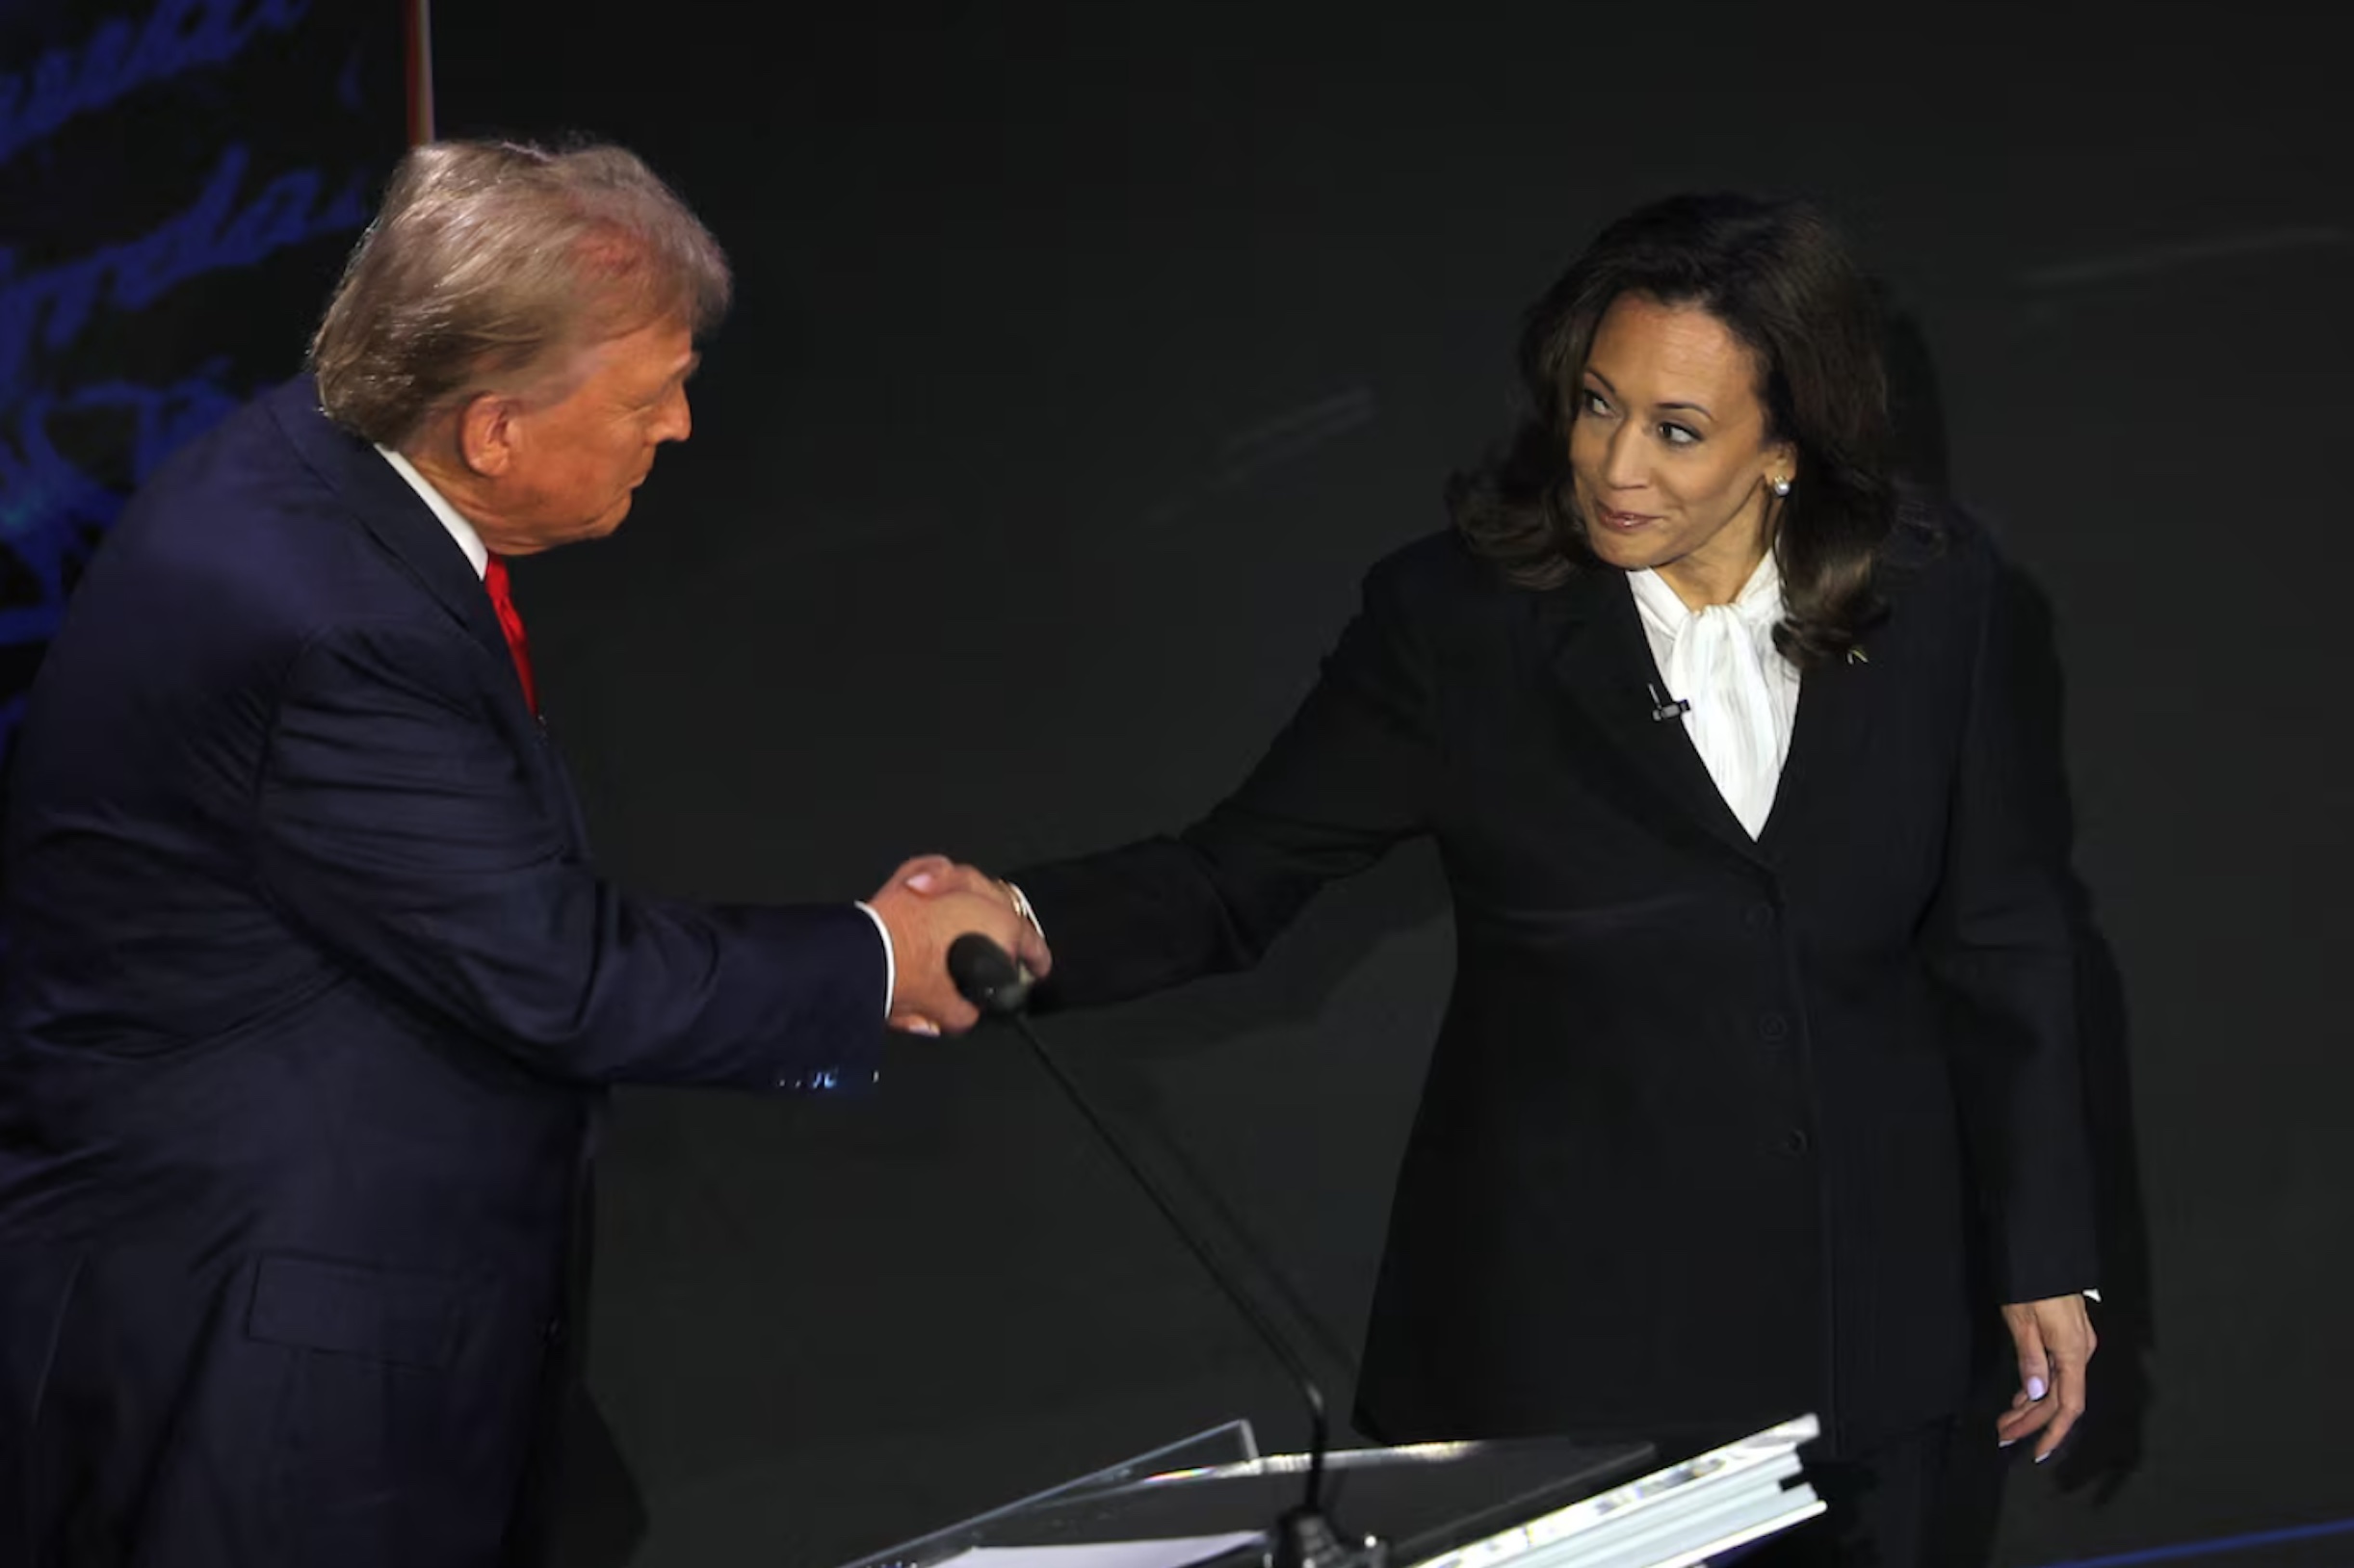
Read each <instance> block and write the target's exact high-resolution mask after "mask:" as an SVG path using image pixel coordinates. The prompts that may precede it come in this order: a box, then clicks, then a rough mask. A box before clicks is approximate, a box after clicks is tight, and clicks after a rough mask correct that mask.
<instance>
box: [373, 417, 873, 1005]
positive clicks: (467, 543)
mask: <svg viewBox="0 0 2354 1568" xmlns="http://www.w3.org/2000/svg"><path fill="white" fill-rule="evenodd" d="M376 450H377V451H379V452H380V453H382V454H383V456H384V460H385V461H386V462H388V463H390V464H392V471H393V472H394V473H396V474H398V475H400V476H401V477H402V478H403V479H405V480H406V481H407V482H408V487H409V488H410V489H412V490H414V491H416V492H417V499H418V500H420V501H423V502H424V503H425V504H426V506H428V507H429V508H431V509H432V513H433V515H434V516H435V517H436V518H438V519H440V522H441V526H442V527H443V528H446V529H448V530H449V531H450V537H451V538H452V539H455V540H456V541H457V543H458V548H459V549H460V550H463V551H464V552H465V553H466V560H467V561H468V562H471V563H472V565H473V567H474V575H475V576H477V577H480V576H482V575H483V574H484V572H485V571H487V570H489V568H490V546H488V545H486V544H484V542H483V536H482V535H480V534H478V533H476V532H475V529H474V525H473V524H472V523H469V522H467V521H466V519H465V517H464V515H463V514H462V513H460V512H459V511H458V509H457V508H456V507H453V506H451V505H450V501H449V497H447V496H445V495H443V494H442V493H441V492H440V491H439V490H436V489H434V488H433V482H432V481H431V480H429V479H427V478H426V477H425V476H424V475H423V474H420V473H418V472H417V465H416V464H415V463H413V462H410V461H409V460H408V459H407V458H406V457H402V456H401V455H400V454H399V453H397V452H395V451H393V450H392V448H390V447H388V446H383V445H380V444H379V446H378V447H377V449H376ZM858 907H859V909H861V910H862V911H864V912H865V914H866V917H867V919H869V920H871V921H873V922H874V923H875V932H876V935H877V936H879V937H881V938H882V950H883V1006H882V1010H883V1016H884V1017H886V1018H888V1017H889V1016H890V1015H891V1004H892V1002H893V1000H894V999H895V998H897V997H898V995H899V954H897V953H895V952H893V951H892V947H891V928H890V927H888V926H885V925H884V924H883V918H882V916H880V915H878V914H876V912H875V906H874V905H873V904H871V903H868V902H866V901H865V900H863V899H861V900H859V901H858Z"/></svg>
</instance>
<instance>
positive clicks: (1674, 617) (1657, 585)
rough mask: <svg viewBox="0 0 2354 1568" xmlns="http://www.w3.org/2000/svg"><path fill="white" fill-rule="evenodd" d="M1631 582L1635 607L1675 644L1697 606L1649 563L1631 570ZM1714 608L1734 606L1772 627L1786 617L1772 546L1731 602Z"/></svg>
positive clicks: (1753, 622)
mask: <svg viewBox="0 0 2354 1568" xmlns="http://www.w3.org/2000/svg"><path fill="white" fill-rule="evenodd" d="M1627 586H1628V587H1629V588H1632V589H1634V591H1635V609H1636V610H1638V611H1640V612H1641V613H1642V617H1643V624H1644V625H1645V626H1646V627H1648V628H1650V629H1651V630H1652V631H1654V632H1657V633H1658V634H1659V635H1660V636H1661V637H1664V638H1665V639H1667V640H1668V641H1669V642H1670V643H1671V644H1672V643H1673V642H1674V641H1675V640H1676V637H1677V635H1678V634H1679V633H1681V632H1682V631H1683V630H1684V628H1685V627H1687V626H1688V625H1690V624H1691V623H1692V621H1693V620H1694V619H1695V618H1697V617H1698V616H1699V614H1701V612H1700V611H1697V610H1694V609H1692V608H1691V606H1689V605H1687V604H1686V603H1685V602H1684V600H1683V599H1682V598H1681V597H1680V596H1678V594H1677V593H1676V590H1675V589H1674V588H1670V587H1668V586H1667V581H1666V579H1664V578H1662V577H1661V576H1660V574H1659V573H1658V572H1656V571H1654V570H1652V569H1651V568H1650V567H1648V566H1646V567H1644V568H1643V569H1642V570H1641V571H1639V572H1629V573H1628V574H1627ZM1708 608H1710V609H1725V610H1730V611H1731V612H1732V613H1733V614H1736V615H1738V616H1739V618H1740V619H1741V620H1743V621H1745V622H1747V623H1748V624H1750V625H1752V626H1761V627H1766V628H1768V629H1770V628H1771V627H1772V626H1773V624H1774V623H1775V622H1776V621H1778V620H1780V619H1781V618H1782V613H1783V605H1782V568H1781V567H1780V566H1779V565H1778V564H1776V562H1775V561H1774V556H1773V552H1772V551H1771V550H1768V551H1766V554H1765V556H1764V557H1763V559H1761V560H1760V561H1759V562H1758V563H1757V569H1756V570H1755V571H1752V572H1751V573H1750V574H1749V581H1748V582H1746V583H1744V584H1742V585H1741V590H1740V591H1739V593H1737V594H1735V595H1734V596H1733V602H1732V603H1731V604H1730V605H1722V606H1719V605H1711V606H1709V607H1708Z"/></svg>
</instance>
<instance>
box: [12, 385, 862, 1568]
mask: <svg viewBox="0 0 2354 1568" xmlns="http://www.w3.org/2000/svg"><path fill="white" fill-rule="evenodd" d="M10 808H11V809H10V812H9V819H8V831H7V845H6V848H7V864H6V871H7V878H6V900H5V915H6V933H5V934H6V971H5V980H6V984H5V997H4V999H0V1002H4V1006H0V1561H6V1562H9V1563H25V1564H33V1565H46V1564H50V1563H53V1562H57V1561H61V1560H64V1561H72V1562H77V1563H78V1562H83V1561H88V1562H92V1563H96V1562H106V1563H113V1562H117V1561H124V1562H135V1563H138V1564H141V1565H143V1568H167V1565H169V1568H183V1565H199V1564H200V1565H207V1568H211V1565H218V1568H228V1565H232V1564H234V1565H236V1568H257V1565H262V1564H275V1563H298V1562H300V1563H324V1562H330V1561H331V1562H334V1563H337V1564H339V1565H349V1568H364V1565H366V1564H371V1563H383V1564H387V1565H390V1564H403V1565H406V1564H416V1563H427V1562H431V1563H435V1564H446V1565H449V1568H458V1565H460V1564H487V1563H490V1562H492V1561H494V1560H496V1559H497V1558H498V1557H499V1556H500V1555H501V1553H502V1551H503V1550H504V1543H505V1542H506V1540H507V1538H508V1537H509V1534H510V1524H511V1523H512V1521H513V1519H514V1516H515V1513H516V1509H517V1499H518V1496H519V1492H520V1486H521V1478H522V1477H523V1475H524V1471H525V1466H526V1463H527V1460H528V1458H529V1456H530V1454H531V1451H532V1448H533V1444H534V1442H535V1438H536V1434H537V1431H538V1429H539V1423H540V1421H541V1419H542V1416H543V1413H544V1411H545V1410H546V1408H547V1401H546V1399H545V1398H544V1397H543V1396H544V1394H545V1392H546V1389H547V1387H548V1384H549V1381H550V1376H549V1374H550V1372H554V1371H560V1370H561V1366H562V1361H563V1359H564V1355H565V1351H564V1348H563V1347H564V1346H566V1345H568V1344H569V1343H570V1336H569V1335H568V1334H567V1333H566V1332H565V1317H566V1303H567V1294H568V1293H567V1285H568V1284H569V1283H570V1280H569V1275H570V1274H571V1272H572V1269H571V1268H570V1267H569V1266H570V1264H571V1263H572V1261H573V1255H572V1253H571V1252H570V1251H569V1246H568V1243H569V1242H570V1241H571V1240H572V1239H573V1234H574V1227H575V1225H576V1223H577V1220H578V1217H579V1215H581V1213H582V1211H583V1202H582V1195H583V1191H584V1184H585V1180H586V1175H587V1170H588V1160H589V1154H590V1149H591V1145H592V1141H593V1139H592V1131H593V1128H594V1125H595V1121H596V1117H597V1113H598V1108H599V1106H600V1104H601V1102H602V1098H603V1093H604V1086H605V1085H608V1084H612V1083H616V1082H634V1083H649V1082H667V1083H694V1084H713V1085H737V1086H741V1087H746V1088H754V1089H765V1090H771V1091H773V1090H777V1089H780V1088H781V1089H803V1088H812V1087H818V1086H822V1085H835V1084H845V1085H847V1084H853V1083H855V1084H861V1085H863V1084H865V1083H867V1082H869V1081H870V1080H871V1079H872V1078H873V1076H874V1070H875V1062H876V1058H877V1056H878V1053H879V1047H880V1042H881V1035H882V1017H881V1012H882V1006H883V986H884V960H883V954H882V951H881V944H880V942H879V940H878V939H877V936H876V930H875V928H874V927H873V925H872V924H871V923H870V922H869V921H868V919H867V917H866V916H864V915H863V914H861V913H859V912H858V910H857V909H855V908H854V907H852V906H851V905H850V904H848V903H842V904H835V905H830V906H806V907H785V908H710V907H699V906H693V905H689V904H683V903H675V902H655V901H647V900H640V899H634V898H631V897H629V896H627V895H625V894H623V893H622V892H620V891H619V890H617V889H615V887H614V886H612V885H611V884H610V883H608V882H607V881H605V880H604V879H603V878H602V877H601V876H600V875H598V874H597V871H596V868H595V866H594V864H593V862H592V861H591V860H590V858H589V856H588V846H587V844H586V842H585V840H584V837H583V834H582V828H581V822H580V817H579V813H578V812H577V810H576V809H575V807H574V803H573V797H572V792H571V789H570V786H569V784H568V783H567V782H566V779H565V775H564V770H563V767H562V762H561V760H560V759H559V757H558V755H557V753H556V750H555V748H554V747H553V746H552V745H549V743H548V740H547V738H546V736H545V734H544V733H543V731H542V730H541V728H540V726H539V725H538V724H537V723H536V721H535V719H534V718H533V715H532V713H531V712H530V710H529V709H528V707H527V706H526V704H525V702H524V698H523V693H522V690H521V687H520V685H519V683H518V682H517V680H516V676H515V670H514V667H513V666H512V664H511V663H510V659H509V656H508V651H507V646H506V643H505V641H504V640H503V639H502V637H501V634H500V631H499V627H498V623H497V620H496V617H495V616H494V615H493V614H492V612H491V608H490V603H489V599H488V597H487V595H486V594H485V593H484V589H483V585H482V582H481V580H480V579H479V578H478V577H477V576H476V575H475V573H474V570H473V568H472V566H471V565H470V564H469V563H468V562H467V561H466V559H465V556H464V553H463V552H462V551H461V550H460V549H459V548H458V544H457V543H456V542H455V541H454V540H452V538H451V537H450V536H449V535H448V533H447V532H445V531H444V530H443V528H442V526H441V524H440V523H439V522H437V521H436V520H435V519H434V517H433V515H432V511H431V510H429V509H428V508H427V507H426V506H425V504H424V503H423V502H422V501H421V500H420V499H419V498H418V496H417V495H416V493H415V492H414V491H412V490H411V489H410V488H409V487H408V486H407V485H406V484H405V483H403V482H402V480H401V478H400V477H399V476H398V475H397V474H395V473H394V472H393V470H392V468H391V467H390V466H389V465H388V464H386V463H385V461H384V460H383V458H382V457H380V456H379V455H378V454H377V453H376V452H374V451H373V450H371V449H370V448H369V446H368V445H367V444H366V443H365V442H363V441H359V440H356V439H354V438H353V437H352V436H350V435H348V434H346V433H345V432H343V431H339V430H337V429H335V428H334V427H333V426H331V425H330V424H328V422H327V419H326V418H325V417H324V416H323V415H322V414H321V413H320V411H319V408H318V398H317V394H316V392H315V391H314V390H313V388H312V387H311V385H310V383H309V382H308V381H307V380H303V381H299V382H295V383H293V384H290V385H288V386H287V387H285V388H283V389H281V390H280V391H278V392H275V393H274V394H272V395H270V396H268V397H267V398H265V399H263V400H262V401H261V402H259V403H257V404H256V405H252V406H251V407H248V408H247V409H245V410H244V411H242V412H241V413H239V414H237V415H235V416H233V417H232V418H231V419H230V420H229V421H228V422H227V423H226V424H224V425H223V426H222V427H221V428H220V429H218V430H217V431H214V432H213V433H211V434H210V435H208V436H206V437H204V438H203V439H201V440H200V441H198V442H196V444H195V445H194V446H192V447H191V448H189V449H188V450H186V451H185V452H183V453H182V454H181V455H180V456H179V457H176V458H175V459H174V460H173V461H172V463H171V464H170V465H169V466H168V467H167V469H166V470H165V471H164V472H163V473H162V474H161V475H159V476H158V478H157V479H156V480H155V481H154V482H153V483H151V484H150V485H149V486H148V487H147V488H146V489H145V491H144V493H143V494H142V495H141V496H140V497H139V498H138V499H137V500H135V501H134V502H133V504H132V506H131V508H130V509H129V510H128V511H127V512H126V513H125V515H124V517H123V519H122V521H121V523H120V524H119V526H118V528H117V530H116V531H115V533H114V534H113V536H111V537H110V538H109V539H108V541H107V544H106V546H105V548H104V549H103V550H102V551H100V553H99V555H98V558H97V560H96V562H95V564H94V565H93V566H92V571H91V573H90V575H89V577H88V578H87V580H86V581H85V582H84V583H83V585H82V586H81V588H80V589H79V590H78V592H77V593H76V595H75V598H74V601H73V604H72V606H71V608H70V611H69V613H68V615H67V618H66V622H65V628H64V630H63V631H62V633H61V634H60V636H59V637H58V639H57V641H56V642H55V644H54V645H53V646H52V648H51V649H50V651H49V654H48V658H47V661H46V663H45V664H44V666H43V667H42V669H41V672H40V676H39V682H38V684H37V685H36V687H35V689H34V692H33V694H32V699H31V706H30V710H29V712H28V714H27V716H26V719H25V722H24V726H23V728H22V730H21V732H20V735H19V739H18V742H17V751H16V754H15V756H14V759H13V781H12V791H11V801H10ZM67 1538H70V1539H72V1540H73V1541H74V1542H75V1543H77V1544H76V1545H75V1547H73V1548H72V1549H71V1550H68V1548H67V1547H66V1545H65V1541H66V1540H67Z"/></svg>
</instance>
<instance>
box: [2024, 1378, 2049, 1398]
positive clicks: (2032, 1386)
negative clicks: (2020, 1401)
mask: <svg viewBox="0 0 2354 1568" xmlns="http://www.w3.org/2000/svg"><path fill="white" fill-rule="evenodd" d="M2044 1392H2045V1391H2044V1380H2043V1379H2042V1378H2040V1377H2030V1378H2028V1379H2027V1398H2030V1399H2040V1398H2043V1397H2044Z"/></svg>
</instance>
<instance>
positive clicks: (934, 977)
mask: <svg viewBox="0 0 2354 1568" xmlns="http://www.w3.org/2000/svg"><path fill="white" fill-rule="evenodd" d="M867 906H868V907H869V908H871V909H873V910H874V911H875V913H876V917H877V918H879V919H880V920H881V921H882V923H883V926H884V928H886V929H887V930H889V931H890V933H891V955H892V962H893V967H894V969H895V971H896V974H895V977H894V980H893V983H892V988H891V1006H890V1025H891V1027H892V1028H893V1029H897V1030H904V1031H905V1032H908V1033H910V1034H961V1033H963V1032H965V1031H966V1030H968V1029H971V1028H972V1027H973V1026H974V1025H975V1024H977V1023H979V1022H980V1021H981V1013H980V1011H979V1010H978V1009H977V1008H975V1007H974V1006H973V1005H972V1004H971V1003H970V1002H967V1001H966V1000H965V999H964V997H963V996H962V995H961V994H960V993H959V992H958V991H957V989H956V984H955V980H951V979H950V978H949V973H948V949H949V944H951V943H952V942H954V941H955V940H956V938H958V937H960V936H963V935H965V934H966V933H968V932H975V931H977V932H979V933H980V934H981V935H982V936H985V937H987V938H988V939H989V940H990V941H992V942H995V943H996V944H997V945H998V946H999V947H1001V948H1003V949H1005V950H1006V952H1007V953H1008V954H1012V955H1013V958H1014V960H1015V961H1016V962H1017V963H1020V964H1021V965H1023V966H1024V967H1025V968H1027V969H1028V970H1029V971H1030V972H1031V974H1033V976H1037V977H1039V978H1041V979H1042V978H1044V976H1045V975H1046V973H1047V971H1048V970H1050V969H1052V968H1054V965H1055V960H1054V955H1053V954H1050V953H1048V952H1047V950H1046V938H1045V937H1044V936H1043V935H1042V934H1041V933H1040V932H1039V930H1038V928H1037V927H1036V926H1035V925H1034V924H1033V923H1032V921H1031V919H1030V917H1029V915H1028V914H1027V913H1026V912H1025V911H1024V909H1023V908H1022V906H1021V904H1020V903H1019V902H1017V900H1016V898H1015V895H1014V892H1013V889H1012V888H1011V887H1010V886H1009V885H1007V883H1004V882H1001V881H999V880H998V879H997V878H996V877H994V876H991V875H987V874H986V873H985V872H980V871H976V870H975V869H974V868H972V867H971V866H966V865H960V864H958V863H957V862H955V861H954V860H951V859H949V858H948V857H947V856H946V855H936V854H932V855H919V856H917V857H916V858H915V859H913V860H910V861H908V862H907V863H906V864H905V865H902V867H900V869H899V870H897V871H895V872H893V873H892V874H891V879H890V880H889V881H887V882H885V883H883V885H882V887H881V889H880V890H879V891H877V892H876V895H875V896H874V897H873V898H871V899H869V900H868V901H867Z"/></svg>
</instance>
